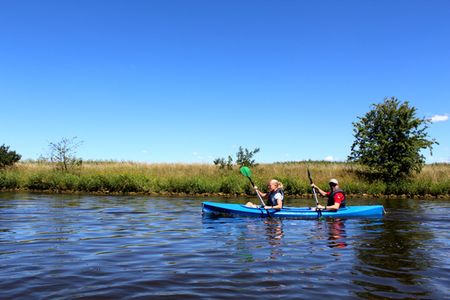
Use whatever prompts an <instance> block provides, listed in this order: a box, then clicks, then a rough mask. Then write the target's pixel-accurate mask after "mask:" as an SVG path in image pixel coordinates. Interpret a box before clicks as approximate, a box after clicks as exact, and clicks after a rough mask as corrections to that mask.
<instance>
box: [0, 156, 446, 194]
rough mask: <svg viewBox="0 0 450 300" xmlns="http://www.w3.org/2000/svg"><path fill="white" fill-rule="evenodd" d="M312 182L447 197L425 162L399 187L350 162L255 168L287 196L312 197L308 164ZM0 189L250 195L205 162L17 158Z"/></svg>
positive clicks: (442, 167)
mask: <svg viewBox="0 0 450 300" xmlns="http://www.w3.org/2000/svg"><path fill="white" fill-rule="evenodd" d="M308 167H309V169H310V170H311V173H312V176H313V179H314V181H315V183H316V184H318V185H319V186H321V187H322V188H323V189H326V188H327V183H328V180H329V178H332V177H334V178H337V179H338V180H339V181H340V183H341V187H342V188H343V189H344V190H345V191H346V192H347V194H348V195H349V196H350V197H359V198H373V197H387V198H426V199H434V198H441V199H450V164H432V165H426V166H425V167H424V168H423V170H422V172H421V173H420V174H417V175H416V176H415V177H414V178H413V179H412V180H411V181H409V182H405V183H402V184H400V185H388V184H385V183H382V182H372V183H371V182H367V181H364V180H362V179H360V178H358V176H357V171H358V169H357V167H356V166H355V165H352V164H348V163H329V162H299V163H286V164H278V163H277V164H261V165H259V166H257V167H253V168H252V171H253V177H252V178H253V180H254V181H255V184H256V185H258V186H260V187H264V186H265V185H266V182H267V180H269V179H271V178H276V179H278V180H280V181H281V182H282V183H283V185H284V189H285V193H286V195H287V196H288V197H311V188H310V184H309V180H308V177H307V168H308ZM0 190H4V191H38V192H51V193H91V194H126V193H128V194H149V195H171V196H174V195H180V196H185V195H204V196H214V195H217V196H223V197H235V196H246V195H248V196H254V191H253V190H252V188H251V186H250V184H249V182H248V179H247V178H245V177H244V176H243V175H241V174H240V172H239V170H238V168H237V167H235V168H234V169H233V170H226V169H219V168H218V167H217V166H215V165H209V164H145V163H133V162H109V161H105V162H102V161H101V162H95V161H94V162H85V163H83V165H82V166H81V167H80V168H79V169H76V170H73V171H71V172H69V173H62V172H60V171H56V170H55V168H54V166H53V165H51V164H49V163H41V162H21V163H18V164H17V165H15V166H14V167H12V168H8V169H6V170H1V171H0Z"/></svg>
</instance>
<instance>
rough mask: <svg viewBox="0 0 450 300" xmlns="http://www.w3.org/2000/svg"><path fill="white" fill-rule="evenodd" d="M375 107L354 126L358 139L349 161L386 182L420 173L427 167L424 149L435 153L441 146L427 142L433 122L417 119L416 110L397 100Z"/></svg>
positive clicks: (391, 99) (387, 100)
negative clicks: (434, 149)
mask: <svg viewBox="0 0 450 300" xmlns="http://www.w3.org/2000/svg"><path fill="white" fill-rule="evenodd" d="M373 107H374V108H373V109H372V110H371V111H369V112H368V113H367V114H366V115H365V116H364V117H362V118H361V117H358V119H359V121H358V122H354V123H353V126H354V129H353V131H354V136H355V138H356V139H355V141H354V142H353V145H352V148H351V153H350V155H349V157H348V159H349V160H350V161H355V162H358V163H361V164H362V165H364V166H367V167H368V168H369V171H370V174H371V176H374V177H375V178H380V179H383V180H384V181H385V182H390V181H399V180H402V179H406V178H408V177H410V176H411V175H412V174H413V172H416V173H418V172H420V171H421V170H422V167H423V165H424V164H425V157H424V156H423V155H422V154H421V153H420V151H421V149H427V148H428V149H429V150H430V153H431V154H432V146H433V144H438V143H437V142H436V141H435V140H434V139H432V140H428V139H427V137H428V135H427V133H426V129H427V128H428V126H427V123H428V122H429V121H428V120H426V119H425V118H422V119H419V118H417V117H416V116H415V115H416V108H414V107H410V106H409V104H408V102H404V103H400V101H399V100H398V99H396V98H394V97H392V98H390V99H387V98H385V99H384V102H383V103H381V104H374V105H373Z"/></svg>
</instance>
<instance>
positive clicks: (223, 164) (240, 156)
mask: <svg viewBox="0 0 450 300" xmlns="http://www.w3.org/2000/svg"><path fill="white" fill-rule="evenodd" d="M259 150H260V149H259V148H255V149H254V150H248V149H247V148H242V146H240V147H239V150H238V152H237V153H236V164H237V165H238V166H241V167H242V166H247V167H253V166H256V165H257V163H256V161H255V159H253V156H254V155H255V154H256V153H258V152H259ZM214 164H215V165H218V166H219V167H220V168H221V169H224V168H227V169H229V170H231V169H232V168H233V157H232V156H231V155H228V158H227V160H225V158H216V159H215V160H214Z"/></svg>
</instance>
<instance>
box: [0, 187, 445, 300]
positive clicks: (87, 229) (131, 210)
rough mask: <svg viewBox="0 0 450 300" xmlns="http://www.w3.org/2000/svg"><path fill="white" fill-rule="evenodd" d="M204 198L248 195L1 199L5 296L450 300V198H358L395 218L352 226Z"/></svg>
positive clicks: (0, 272)
mask: <svg viewBox="0 0 450 300" xmlns="http://www.w3.org/2000/svg"><path fill="white" fill-rule="evenodd" d="M202 201H217V202H240V203H244V202H245V201H246V199H229V200H224V199H220V198H158V197H151V198H150V197H142V196H139V197H136V196H73V195H41V194H16V193H0V299H124V298H126V299H235V298H243V297H244V298H249V299H261V298H283V299H318V298H324V297H327V296H330V297H334V298H339V299H385V298H391V299H407V298H408V299H411V298H414V299H449V298H450V290H449V286H450V276H449V275H450V230H449V227H450V202H448V201H421V200H371V201H357V200H352V201H351V204H353V205H365V204H383V205H384V206H385V208H386V210H387V214H386V215H385V216H384V217H383V218H377V219H342V220H330V219H329V220H268V219H260V218H236V217H235V218H231V217H218V218H217V217H216V218H212V217H206V216H202V213H201V202H202ZM312 204H313V201H312V200H305V199H303V200H302V199H296V200H289V205H291V206H292V205H295V206H308V205H312Z"/></svg>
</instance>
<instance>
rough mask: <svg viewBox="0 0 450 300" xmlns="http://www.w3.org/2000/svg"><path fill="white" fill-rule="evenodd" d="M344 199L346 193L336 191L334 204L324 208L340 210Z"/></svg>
mask: <svg viewBox="0 0 450 300" xmlns="http://www.w3.org/2000/svg"><path fill="white" fill-rule="evenodd" d="M343 200H344V195H343V194H342V193H336V194H335V195H334V204H333V205H329V206H328V205H326V206H324V208H323V209H326V210H338V209H339V208H340V207H341V202H342V201H343Z"/></svg>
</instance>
